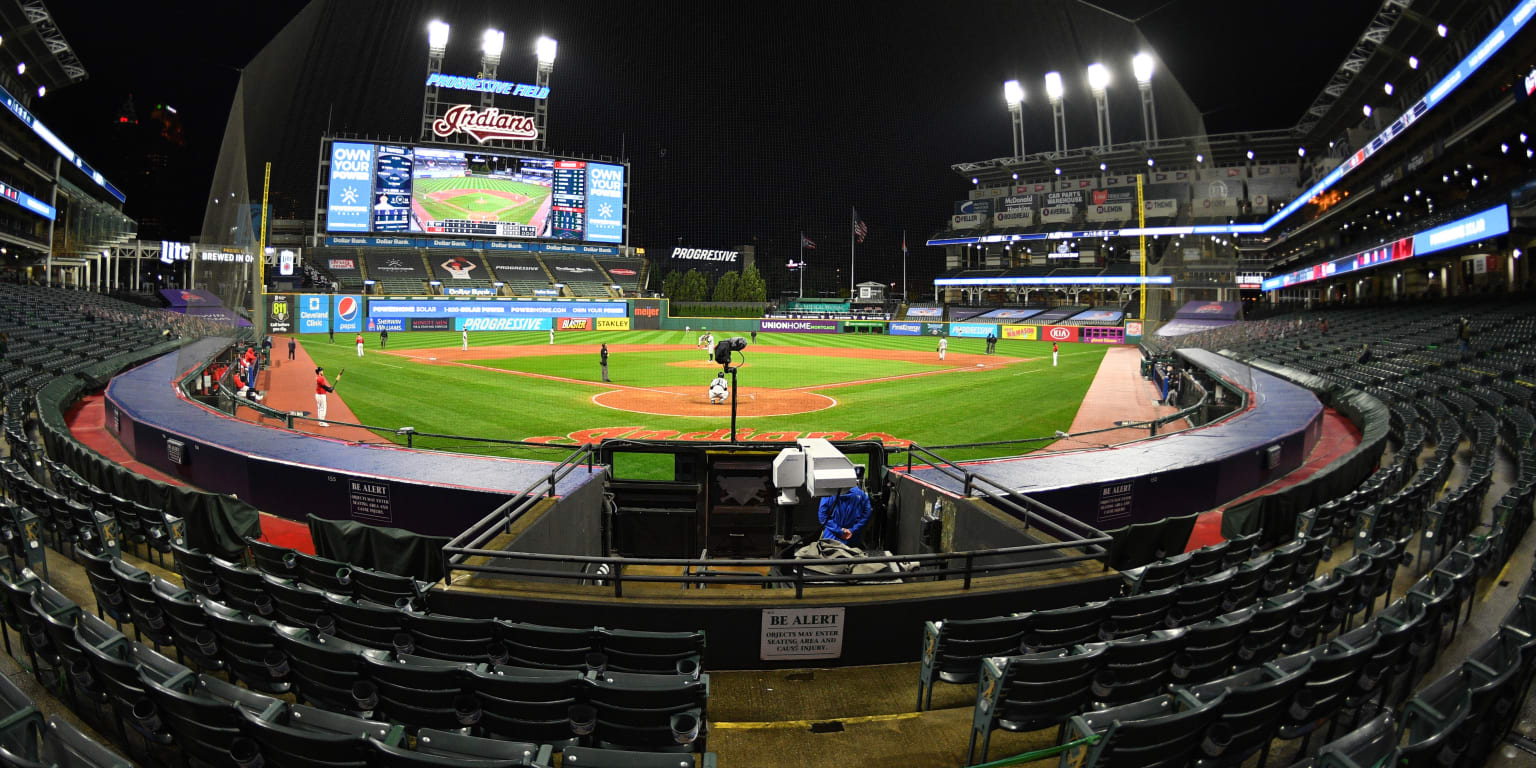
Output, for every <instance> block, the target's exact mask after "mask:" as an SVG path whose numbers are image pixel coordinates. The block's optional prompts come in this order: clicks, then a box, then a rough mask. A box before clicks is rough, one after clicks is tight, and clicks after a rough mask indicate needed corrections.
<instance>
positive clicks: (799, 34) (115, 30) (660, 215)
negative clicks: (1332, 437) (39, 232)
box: [35, 0, 1376, 289]
mask: <svg viewBox="0 0 1536 768" xmlns="http://www.w3.org/2000/svg"><path fill="white" fill-rule="evenodd" d="M154 5H155V6H156V8H157V12H156V13H154V14H146V13H144V12H143V10H142V6H139V5H136V4H132V3H113V4H107V3H78V2H75V3H67V2H55V3H51V4H50V10H51V11H52V12H53V13H54V15H55V18H56V20H57V22H58V23H59V25H60V27H61V29H62V30H63V32H64V34H65V36H66V37H67V38H68V39H69V41H70V43H71V45H72V46H73V47H74V49H75V50H76V52H77V55H78V56H79V57H80V59H81V61H82V62H83V63H84V65H85V67H86V69H87V70H88V71H89V72H90V79H89V80H87V81H86V82H84V83H82V84H80V85H75V86H71V87H69V88H65V89H61V90H57V91H55V92H53V93H50V94H49V96H48V97H47V98H46V99H43V100H41V101H40V102H39V103H38V104H36V109H35V111H36V112H37V113H38V115H39V116H40V117H41V118H42V119H43V120H44V121H45V122H46V123H47V124H48V125H49V126H50V127H52V128H53V129H54V130H55V132H57V133H58V134H60V135H61V136H62V137H63V138H64V139H65V141H67V142H69V143H70V144H72V145H73V146H74V147H75V148H76V149H77V150H78V151H80V152H81V153H82V154H83V155H84V156H85V157H86V158H87V159H88V160H89V161H90V162H92V163H94V164H96V165H98V166H99V167H101V168H102V169H103V171H104V172H105V173H106V174H107V176H108V178H110V179H111V180H112V181H113V182H114V183H117V184H118V185H119V186H121V187H123V188H124V189H125V190H126V191H127V192H128V195H129V203H128V209H127V210H128V213H129V214H130V215H133V214H134V213H135V206H136V199H135V196H134V189H135V179H134V178H133V174H134V172H135V169H134V168H133V167H131V166H132V163H131V162H130V161H129V160H128V159H125V158H123V157H119V156H115V155H114V153H113V149H112V148H113V146H114V144H113V142H112V135H111V134H112V131H113V128H114V125H113V122H114V121H115V119H116V115H117V113H118V109H119V107H120V105H122V103H123V102H124V100H125V99H126V97H127V96H128V94H129V93H132V94H133V96H134V99H135V101H136V104H137V106H138V108H139V110H140V111H141V112H145V111H147V108H149V107H151V106H153V105H154V104H157V103H166V104H171V105H173V106H175V107H176V108H177V109H178V111H179V113H180V115H181V117H182V120H183V122H184V125H185V135H186V142H187V149H186V152H187V157H186V162H185V168H186V169H187V170H186V172H187V179H186V183H185V185H184V187H182V189H183V190H184V191H183V192H182V193H180V194H178V195H176V198H177V199H175V200H173V201H171V203H172V206H171V208H172V211H171V215H170V217H169V221H168V228H169V229H171V230H172V232H171V234H173V235H175V236H176V237H179V238H185V239H191V238H193V237H195V236H196V235H197V232H198V230H199V229H200V227H201V223H202V209H203V204H204V201H205V200H206V198H207V195H208V190H209V184H210V180H211V175H212V169H213V166H214V162H215V159H216V157H217V154H218V149H219V144H220V141H221V140H222V136H223V132H224V126H225V122H226V120H227V119H228V116H229V109H230V104H231V100H232V98H233V95H234V90H235V86H236V85H237V83H238V82H239V77H240V71H239V70H240V68H242V67H244V66H245V65H246V64H247V63H249V62H251V60H252V59H253V58H254V57H255V56H256V55H257V53H259V52H260V51H261V50H262V48H263V47H264V46H266V45H267V43H268V42H269V41H271V40H272V39H273V38H274V36H276V35H277V34H278V33H279V32H280V31H282V30H283V29H284V27H285V26H286V25H287V24H288V23H289V22H290V21H291V20H293V19H294V18H295V16H298V15H299V14H300V12H301V11H304V10H305V8H306V6H307V5H308V4H307V3H303V2H296V1H295V0H266V1H265V2H262V3H208V2H180V1H176V2H160V3H155V4H154ZM1375 5H1376V4H1375V3H1366V2H1352V3H1338V2H1321V1H1318V0H1311V1H1308V2H1292V3H1284V4H1279V3H1234V2H1232V1H1231V0H1172V2H1167V0H1106V2H1103V3H1101V4H1100V7H1103V8H1106V9H1108V10H1109V11H1111V12H1113V13H1116V14H1120V15H1122V16H1125V17H1128V18H1137V17H1140V21H1139V23H1138V25H1137V28H1138V29H1139V30H1140V32H1141V34H1142V35H1144V36H1145V38H1146V40H1147V41H1149V43H1150V45H1151V46H1152V47H1153V48H1154V49H1155V51H1156V53H1157V54H1158V55H1159V56H1160V57H1161V61H1162V71H1160V72H1159V73H1158V75H1157V82H1158V84H1159V87H1160V88H1164V87H1167V88H1175V89H1176V86H1182V88H1183V93H1184V94H1187V96H1188V100H1189V102H1192V104H1193V108H1194V110H1196V111H1198V112H1199V113H1201V114H1203V118H1204V122H1205V126H1206V129H1207V130H1208V131H1209V132H1210V133H1223V132H1229V131H1236V130H1246V129H1256V130H1258V129H1272V128H1283V127H1289V126H1291V125H1293V124H1294V123H1295V122H1296V120H1297V118H1298V117H1299V116H1300V115H1301V113H1302V111H1303V110H1304V109H1305V108H1306V106H1307V105H1308V104H1309V103H1310V102H1311V100H1312V99H1313V97H1314V96H1315V95H1316V94H1317V92H1318V91H1319V89H1320V88H1321V86H1322V84H1323V83H1324V82H1325V81H1326V80H1327V78H1328V77H1329V76H1330V75H1331V74H1332V72H1333V71H1334V69H1335V68H1336V67H1337V66H1338V64H1339V61H1340V60H1341V59H1342V57H1343V55H1344V53H1345V52H1346V51H1347V49H1348V48H1349V46H1350V45H1351V44H1352V43H1353V42H1354V40H1355V39H1356V38H1357V37H1358V36H1359V34H1360V32H1361V30H1362V29H1363V28H1364V25H1365V23H1366V21H1368V20H1369V18H1370V16H1371V15H1372V13H1373V12H1374V8H1375ZM306 15H307V16H309V17H310V18H312V19H315V20H316V23H315V24H314V25H313V27H314V28H315V29H318V30H319V32H320V36H319V38H317V39H316V40H315V41H314V42H312V43H309V44H307V45H299V46H291V47H290V49H285V50H283V51H281V52H278V55H279V56H281V57H282V58H284V59H285V62H284V63H283V66H282V67H280V68H282V69H284V70H285V71H286V74H285V75H284V77H285V78H294V79H295V80H296V81H301V82H286V81H285V82H280V83H267V84H266V85H267V86H269V87H268V88H267V89H266V95H265V96H264V97H263V101H262V102H261V104H262V114H261V115H260V116H259V117H258V118H257V120H256V123H257V125H259V126H260V128H261V130H262V131H264V132H265V133H266V134H268V135H266V136H264V137H262V138H261V139H257V140H255V141H253V142H252V151H253V154H254V153H256V152H258V151H259V152H260V153H261V154H263V155H269V156H271V157H270V159H272V160H273V161H274V191H275V192H276V193H278V194H285V195H288V196H290V197H297V198H298V199H300V200H302V201H304V205H303V206H302V207H301V214H300V215H301V216H305V217H309V216H312V215H313V204H312V199H313V186H314V177H315V163H316V160H317V155H316V153H317V139H318V136H319V135H320V133H321V132H322V131H323V130H324V128H325V125H326V120H327V118H328V117H329V118H330V119H331V120H332V124H333V126H334V127H335V128H336V129H338V130H348V131H354V132H358V133H365V134H374V135H394V136H407V135H415V134H416V132H417V128H418V122H419V119H420V93H421V88H420V83H421V79H422V77H423V76H424V68H425V58H426V56H425V48H426V44H425V37H426V33H425V25H426V21H427V20H429V19H431V18H442V19H444V20H445V21H448V22H449V23H450V24H452V25H453V36H452V39H451V40H450V43H449V60H448V66H446V67H445V72H448V73H450V74H469V75H473V74H474V73H475V71H476V70H477V69H478V66H477V65H478V51H477V49H478V43H479V33H480V31H481V30H483V29H484V28H485V27H487V26H496V27H497V28H499V29H502V30H504V31H505V32H506V41H507V42H506V45H507V51H506V52H505V53H504V54H503V64H502V67H501V70H500V72H499V79H502V80H514V81H523V82H531V81H532V78H533V57H532V42H533V40H534V39H535V38H537V37H538V36H539V35H540V34H547V35H549V36H551V37H554V38H556V39H558V40H559V41H560V51H559V58H558V59H557V61H556V64H555V72H554V77H553V81H552V92H551V101H550V114H551V118H550V126H549V137H550V148H551V150H552V151H555V152H557V153H559V152H572V153H590V154H607V155H615V156H617V155H619V154H620V152H621V151H623V152H624V153H625V154H627V156H628V157H629V159H630V161H631V163H632V168H633V171H632V176H631V179H630V183H631V191H630V194H631V204H632V205H631V211H630V225H631V228H630V243H631V244H632V245H636V246H641V247H645V248H647V249H661V248H663V247H670V246H672V245H675V244H676V243H677V242H679V238H681V242H682V243H683V244H685V245H688V246H692V247H700V248H728V247H731V246H735V245H740V244H750V243H756V244H757V246H758V252H759V259H760V262H761V263H764V264H765V266H767V265H770V264H782V261H783V260H784V259H786V258H791V257H793V256H795V245H796V243H797V242H798V232H799V231H801V230H804V231H805V233H806V234H807V235H809V236H810V237H811V238H812V239H813V240H815V241H816V242H817V243H818V245H819V246H820V247H819V248H818V249H817V250H816V251H815V252H812V253H808V255H809V256H811V262H812V270H811V272H810V275H809V277H808V281H807V288H808V289H809V288H811V287H813V286H820V287H822V288H830V287H832V286H833V285H835V284H838V281H840V283H841V284H842V285H846V284H847V275H846V269H847V259H848V229H849V207H850V206H857V207H858V209H859V212H860V213H861V214H862V217H863V218H864V220H865V221H866V222H868V225H869V229H870V234H869V238H868V240H867V241H866V243H865V244H864V245H861V246H860V247H859V263H858V277H859V280H860V281H863V280H865V279H879V280H883V281H886V282H894V281H897V280H899V279H900V275H901V240H902V232H903V230H905V231H906V236H907V239H908V242H909V245H911V253H912V258H911V261H910V270H911V272H910V274H911V278H912V282H913V285H914V289H915V288H916V287H917V284H918V283H919V281H921V280H923V279H925V278H931V277H932V276H933V275H935V274H937V273H938V272H939V271H941V270H942V252H941V251H940V249H936V248H934V249H930V248H926V247H923V246H921V245H920V243H921V242H922V241H923V240H924V239H926V238H927V237H928V236H929V235H930V234H932V233H933V231H935V230H936V229H938V228H939V227H940V226H942V225H943V224H944V222H945V219H946V217H947V215H948V214H949V212H950V201H952V200H955V199H959V198H963V197H964V195H965V190H966V188H967V186H968V184H966V183H965V181H964V180H962V179H960V178H959V177H958V176H956V175H955V174H954V173H952V172H951V171H950V170H949V165H950V164H951V163H955V162H962V161H966V160H981V159H988V158H994V157H1000V156H1004V155H1007V154H1009V153H1010V152H1011V151H1012V150H1011V139H1010V134H1009V118H1008V113H1007V110H1006V108H1005V106H1004V104H1003V101H1002V85H1001V84H1002V81H1003V80H1005V79H1009V78H1012V77H1017V78H1018V79H1020V80H1021V81H1022V82H1023V83H1024V86H1025V88H1026V90H1028V91H1029V97H1030V98H1029V100H1028V102H1027V104H1026V113H1025V114H1026V120H1027V122H1026V134H1027V136H1026V141H1027V143H1028V147H1029V149H1031V150H1038V149H1041V148H1044V147H1045V146H1046V145H1047V144H1048V143H1049V141H1050V127H1049V126H1050V124H1049V117H1048V112H1047V110H1046V109H1045V108H1044V106H1043V102H1044V99H1043V98H1041V97H1042V96H1043V93H1042V91H1043V88H1042V87H1041V86H1040V76H1041V75H1042V74H1043V73H1044V72H1045V71H1047V70H1049V69H1059V70H1061V71H1062V73H1063V75H1064V77H1065V78H1066V82H1067V89H1068V96H1067V109H1068V115H1069V121H1070V130H1071V133H1072V136H1073V138H1074V141H1073V144H1074V145H1076V144H1083V143H1089V142H1091V141H1092V140H1093V139H1092V137H1091V136H1090V133H1091V130H1092V128H1091V126H1092V119H1093V118H1092V102H1091V100H1090V99H1089V98H1088V97H1087V95H1086V93H1085V90H1086V87H1085V85H1084V84H1083V75H1082V67H1083V66H1085V65H1086V63H1087V62H1089V61H1094V60H1102V61H1104V62H1105V63H1106V64H1109V65H1110V66H1111V68H1112V69H1115V70H1116V74H1117V80H1116V82H1115V83H1114V84H1112V85H1111V88H1110V96H1109V98H1110V104H1111V109H1112V111H1113V112H1114V113H1115V130H1116V138H1117V139H1120V140H1126V139H1133V138H1136V137H1138V136H1139V134H1140V117H1139V113H1138V112H1137V111H1136V110H1137V109H1138V107H1137V101H1136V96H1135V90H1134V86H1133V85H1132V82H1131V78H1130V73H1129V64H1128V62H1129V59H1130V56H1131V55H1132V54H1134V53H1135V52H1136V50H1135V49H1134V48H1135V47H1139V46H1138V45H1137V43H1136V42H1135V40H1134V32H1133V31H1131V30H1130V29H1129V27H1127V25H1126V24H1125V23H1124V22H1121V21H1114V20H1113V19H1112V17H1110V16H1108V15H1106V14H1101V13H1099V12H1097V11H1094V10H1092V9H1091V7H1089V6H1088V5H1086V4H1084V3H1076V2H1069V1H1068V0H1031V1H1029V2H1015V3H1011V4H1002V3H987V4H965V3H960V4H949V5H935V4H933V3H928V2H924V3H918V2H891V3H880V4H873V3H871V4H857V5H855V4H842V3H779V4H744V3H708V4H705V3H632V2H623V3H620V2H612V3H608V2H602V3H571V2H565V3H554V2H522V1H520V2H516V3H511V2H491V1H489V0H457V1H454V0H441V1H426V0H411V1H409V2H374V1H371V0H331V2H330V3H329V4H328V5H325V6H324V7H319V8H311V9H310V10H309V12H308V13H307V14H306ZM520 50H521V51H525V52H526V53H519V51H520ZM272 58H276V56H272V55H269V57H268V58H267V59H264V60H263V63H262V66H263V68H265V69H268V70H270V69H274V68H278V67H275V66H274V65H273V64H271V59H272ZM317 81H318V82H317ZM247 87H248V88H249V87H250V86H249V85H248V86H247ZM290 91H291V92H292V98H287V97H286V94H288V93H289V92H290ZM466 95H467V94H466ZM1174 95H1175V96H1176V95H1178V94H1176V93H1175V94H1174ZM278 96H283V98H278ZM1178 101H1179V99H1177V98H1165V97H1164V95H1163V92H1162V91H1161V90H1160V91H1159V102H1158V103H1159V108H1160V109H1164V108H1167V109H1169V110H1173V109H1177V102H1178ZM1165 104H1167V105H1168V106H1167V107H1165ZM1184 117H1192V115H1185V116H1184ZM1079 126H1086V127H1083V128H1081V129H1080V128H1079ZM1164 135H1165V136H1167V135H1168V134H1167V132H1166V131H1165V132H1164ZM256 182H257V186H255V187H254V188H253V190H252V191H253V194H259V191H260V190H259V178H258V179H256ZM839 270H843V271H839ZM765 272H766V273H768V274H769V276H770V279H772V277H773V274H774V270H772V269H765Z"/></svg>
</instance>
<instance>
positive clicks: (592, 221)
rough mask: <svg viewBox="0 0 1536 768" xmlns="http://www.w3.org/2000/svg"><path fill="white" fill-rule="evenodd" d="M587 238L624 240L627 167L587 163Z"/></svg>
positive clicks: (600, 241)
mask: <svg viewBox="0 0 1536 768" xmlns="http://www.w3.org/2000/svg"><path fill="white" fill-rule="evenodd" d="M586 239H587V240H591V241H593V242H596V243H622V242H624V166H622V165H608V164H605V163H590V162H589V163H587V237H586Z"/></svg>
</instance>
